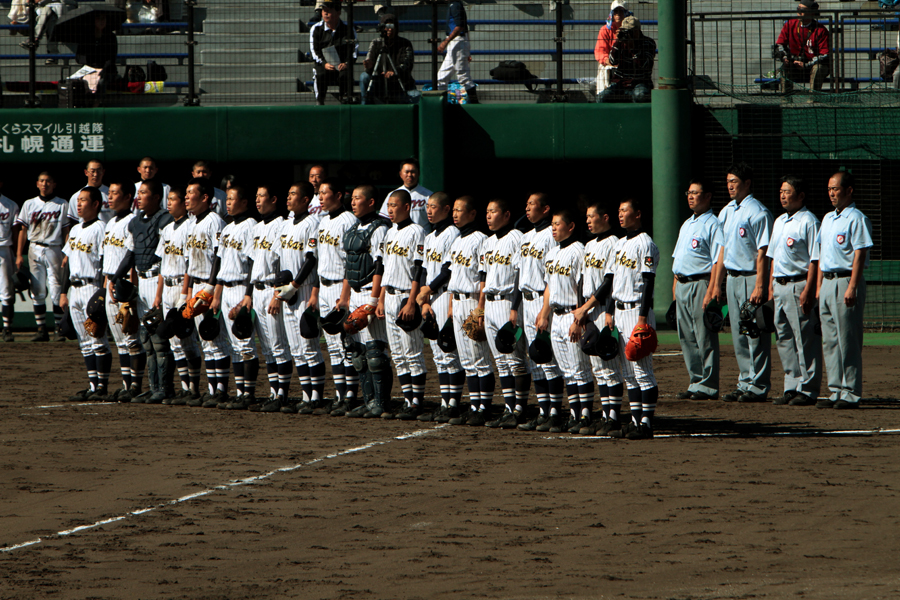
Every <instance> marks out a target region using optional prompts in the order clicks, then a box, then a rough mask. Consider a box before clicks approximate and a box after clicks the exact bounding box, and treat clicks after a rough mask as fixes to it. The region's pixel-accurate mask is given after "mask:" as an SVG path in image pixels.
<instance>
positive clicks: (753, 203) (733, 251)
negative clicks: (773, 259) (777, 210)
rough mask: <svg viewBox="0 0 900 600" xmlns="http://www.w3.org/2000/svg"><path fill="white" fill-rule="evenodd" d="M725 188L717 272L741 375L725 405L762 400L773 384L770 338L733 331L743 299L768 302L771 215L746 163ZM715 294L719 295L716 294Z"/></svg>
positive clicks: (730, 172) (735, 169) (735, 170)
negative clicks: (721, 280) (726, 200)
mask: <svg viewBox="0 0 900 600" xmlns="http://www.w3.org/2000/svg"><path fill="white" fill-rule="evenodd" d="M726 184H727V187H728V195H729V196H730V197H731V202H729V203H728V204H727V205H726V206H725V208H723V209H722V211H721V212H720V213H719V221H720V222H721V223H722V229H723V231H724V234H725V247H724V248H723V249H722V250H721V251H720V252H719V260H718V263H717V269H724V270H725V273H727V275H728V280H727V282H726V294H727V297H728V307H729V310H728V316H729V319H730V320H731V332H732V336H731V337H732V340H733V343H734V355H735V358H736V359H737V363H738V369H739V370H740V376H739V379H738V385H737V389H736V390H735V391H734V392H731V393H728V394H725V396H724V397H723V398H722V399H723V400H725V401H726V402H734V401H739V402H764V401H765V400H766V395H767V394H768V393H769V387H770V386H771V375H772V338H771V335H770V334H768V333H766V332H762V333H761V334H760V336H759V337H758V338H755V339H754V338H751V337H749V336H746V335H738V334H737V332H738V330H739V329H740V324H739V321H740V314H741V305H742V304H743V303H744V302H745V301H747V300H749V301H750V302H751V303H753V304H757V305H759V304H762V303H764V302H765V300H766V292H767V291H768V289H769V285H768V283H769V278H768V275H767V273H766V266H767V262H766V249H767V248H768V246H769V236H770V234H771V233H772V213H771V212H769V209H767V208H766V207H765V206H763V205H762V203H761V202H760V201H759V200H757V199H756V198H754V197H753V195H752V194H751V193H750V189H751V187H752V186H753V169H752V168H751V167H750V165H748V164H747V163H744V162H740V163H737V164H735V165H732V166H731V167H730V168H729V169H728V175H727V177H726ZM714 293H715V295H716V297H718V294H719V292H718V290H716V291H715V292H714Z"/></svg>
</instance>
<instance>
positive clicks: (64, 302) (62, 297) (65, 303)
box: [59, 292, 69, 310]
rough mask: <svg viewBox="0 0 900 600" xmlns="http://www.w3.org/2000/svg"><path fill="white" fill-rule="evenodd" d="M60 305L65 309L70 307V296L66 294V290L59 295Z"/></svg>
mask: <svg viewBox="0 0 900 600" xmlns="http://www.w3.org/2000/svg"><path fill="white" fill-rule="evenodd" d="M59 307H60V308H61V309H63V310H66V308H68V307H69V297H68V296H66V293H65V292H63V293H62V294H60V295H59Z"/></svg>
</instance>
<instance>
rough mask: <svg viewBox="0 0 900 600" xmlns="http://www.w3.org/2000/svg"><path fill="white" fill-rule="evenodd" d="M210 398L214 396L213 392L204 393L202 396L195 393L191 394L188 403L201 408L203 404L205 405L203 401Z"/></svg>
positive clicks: (192, 406)
mask: <svg viewBox="0 0 900 600" xmlns="http://www.w3.org/2000/svg"><path fill="white" fill-rule="evenodd" d="M210 398H212V394H210V393H206V394H203V395H202V396H198V395H194V396H191V398H190V399H188V401H187V405H188V406H190V407H191V408H200V407H201V406H203V403H204V402H206V401H207V400H209V399H210Z"/></svg>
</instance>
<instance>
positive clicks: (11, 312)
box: [0, 179, 19, 342]
mask: <svg viewBox="0 0 900 600" xmlns="http://www.w3.org/2000/svg"><path fill="white" fill-rule="evenodd" d="M2 188H3V180H2V179H0V189H2ZM18 216H19V205H18V204H16V203H15V202H13V201H12V200H10V199H9V198H7V197H6V196H4V195H3V194H0V305H2V310H3V341H4V342H12V341H13V334H12V322H13V317H14V316H15V302H16V299H15V296H14V295H13V293H14V290H15V286H14V284H13V277H14V273H15V270H16V268H15V260H14V259H13V253H12V245H13V226H14V225H15V222H16V218H17V217H18Z"/></svg>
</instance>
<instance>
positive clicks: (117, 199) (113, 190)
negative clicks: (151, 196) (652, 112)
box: [108, 183, 144, 212]
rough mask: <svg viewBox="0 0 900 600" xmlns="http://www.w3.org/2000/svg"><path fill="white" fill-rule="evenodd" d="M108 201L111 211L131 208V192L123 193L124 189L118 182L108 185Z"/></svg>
mask: <svg viewBox="0 0 900 600" xmlns="http://www.w3.org/2000/svg"><path fill="white" fill-rule="evenodd" d="M141 187H144V186H141ZM108 201H109V208H110V209H111V210H112V211H113V212H120V211H123V210H128V209H129V208H131V194H127V193H125V190H123V189H122V186H121V185H119V184H118V183H114V184H112V185H111V186H109V194H108Z"/></svg>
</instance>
